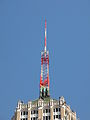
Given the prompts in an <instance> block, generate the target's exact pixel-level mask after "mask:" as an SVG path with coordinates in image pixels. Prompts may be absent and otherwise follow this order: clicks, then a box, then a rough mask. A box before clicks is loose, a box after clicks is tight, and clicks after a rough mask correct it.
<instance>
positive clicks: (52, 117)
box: [12, 96, 76, 120]
mask: <svg viewBox="0 0 90 120" xmlns="http://www.w3.org/2000/svg"><path fill="white" fill-rule="evenodd" d="M12 120H76V112H74V111H72V110H71V108H70V106H68V105H67V104H66V102H65V99H64V97H63V96H62V97H60V98H59V100H56V99H52V98H50V97H48V98H45V99H41V98H39V99H37V100H35V101H28V103H27V104H24V103H23V102H21V101H18V104H17V108H16V110H15V114H14V116H13V117H12Z"/></svg>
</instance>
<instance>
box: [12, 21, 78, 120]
mask: <svg viewBox="0 0 90 120" xmlns="http://www.w3.org/2000/svg"><path fill="white" fill-rule="evenodd" d="M12 120H76V112H74V111H72V110H71V108H70V106H68V105H67V104H66V101H65V99H64V97H63V96H62V97H59V99H58V100H56V99H53V98H51V97H50V92H49V51H47V48H46V20H45V47H44V50H43V51H42V52H41V74H40V92H39V98H38V99H36V100H34V101H28V103H27V104H25V103H23V102H22V101H18V103H17V107H16V110H15V113H14V116H13V117H12Z"/></svg>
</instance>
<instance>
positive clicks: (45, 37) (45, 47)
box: [45, 19, 46, 52]
mask: <svg viewBox="0 0 90 120" xmlns="http://www.w3.org/2000/svg"><path fill="white" fill-rule="evenodd" d="M45 52H46V19H45Z"/></svg>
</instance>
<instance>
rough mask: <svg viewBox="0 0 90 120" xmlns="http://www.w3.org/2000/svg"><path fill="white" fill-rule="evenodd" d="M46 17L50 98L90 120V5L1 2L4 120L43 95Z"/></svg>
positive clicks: (63, 0)
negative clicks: (21, 104) (20, 103)
mask: <svg viewBox="0 0 90 120" xmlns="http://www.w3.org/2000/svg"><path fill="white" fill-rule="evenodd" d="M45 18H46V19H47V47H48V49H49V53H50V94H51V97H53V98H57V99H58V98H59V96H64V97H65V99H66V101H67V104H69V105H70V106H71V108H73V110H75V111H76V112H77V115H79V117H80V119H81V120H89V118H90V117H89V115H90V1H89V0H37V1H36V0H0V120H10V118H11V117H12V115H13V114H14V110H15V108H16V105H17V101H18V100H19V99H21V100H23V101H24V102H25V103H26V102H27V101H28V100H33V99H36V98H37V97H38V96H39V80H40V52H41V50H42V49H43V47H44V26H45Z"/></svg>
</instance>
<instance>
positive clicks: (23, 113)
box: [23, 111, 25, 120]
mask: <svg viewBox="0 0 90 120" xmlns="http://www.w3.org/2000/svg"><path fill="white" fill-rule="evenodd" d="M23 115H25V111H24V112H23ZM23 120H24V119H23Z"/></svg>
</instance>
